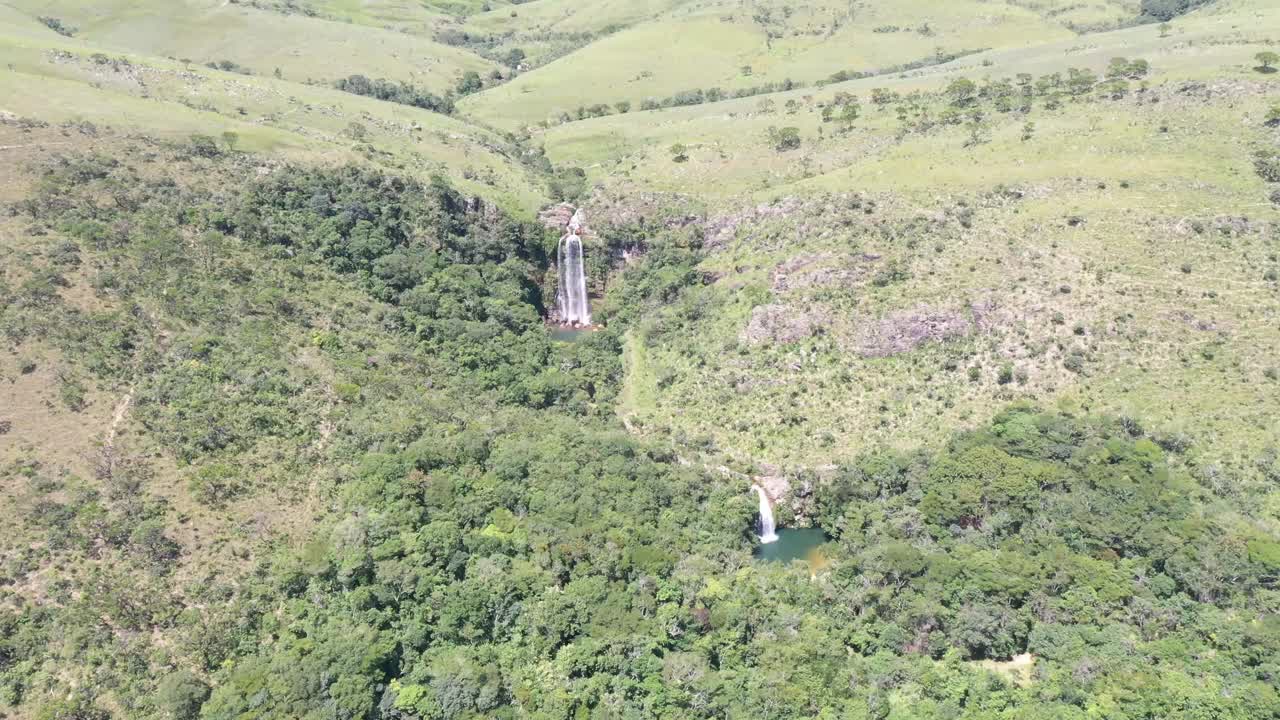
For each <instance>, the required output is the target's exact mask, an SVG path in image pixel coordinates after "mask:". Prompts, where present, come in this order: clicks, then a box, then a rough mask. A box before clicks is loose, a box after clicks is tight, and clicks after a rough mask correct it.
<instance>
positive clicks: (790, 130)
mask: <svg viewBox="0 0 1280 720" xmlns="http://www.w3.org/2000/svg"><path fill="white" fill-rule="evenodd" d="M769 144H770V145H772V146H773V149H774V150H777V151H778V152H787V151H790V150H795V149H797V148H799V147H800V128H798V127H784V128H778V127H773V126H770V128H769Z"/></svg>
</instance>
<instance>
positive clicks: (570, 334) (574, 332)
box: [549, 325, 595, 343]
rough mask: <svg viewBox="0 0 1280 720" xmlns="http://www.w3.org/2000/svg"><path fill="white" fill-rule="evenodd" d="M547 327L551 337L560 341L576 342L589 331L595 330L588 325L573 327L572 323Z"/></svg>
mask: <svg viewBox="0 0 1280 720" xmlns="http://www.w3.org/2000/svg"><path fill="white" fill-rule="evenodd" d="M549 327H550V332H551V339H552V340H555V341H556V342H562V343H576V342H578V341H579V340H581V339H583V338H584V337H586V336H587V335H588V334H589V333H592V332H595V330H593V329H592V328H589V327H573V326H572V325H551V326H549Z"/></svg>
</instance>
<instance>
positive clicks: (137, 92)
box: [0, 27, 545, 210]
mask: <svg viewBox="0 0 1280 720" xmlns="http://www.w3.org/2000/svg"><path fill="white" fill-rule="evenodd" d="M0 60H2V61H3V62H5V63H6V65H7V66H8V67H10V68H11V71H10V72H7V73H6V74H5V75H4V77H3V78H0V85H2V86H3V87H4V88H5V91H6V92H5V100H4V101H3V104H2V105H0V110H3V111H5V112H7V113H10V114H12V115H16V116H22V117H31V118H37V119H41V120H45V121H51V122H62V121H67V120H74V121H88V122H90V123H93V124H96V125H101V126H104V127H108V126H109V127H114V128H116V129H118V130H130V129H135V130H142V131H146V132H150V133H155V134H158V135H160V136H164V137H170V138H185V137H186V136H189V135H191V134H193V133H200V134H206V135H211V136H214V137H217V138H221V136H222V134H223V133H228V132H229V133H234V134H235V136H236V137H237V142H238V143H243V146H244V148H245V149H251V150H254V149H256V150H262V149H273V150H280V151H282V152H285V153H286V154H289V155H290V156H294V157H312V158H322V157H329V158H335V157H336V158H352V157H364V158H366V159H367V160H368V161H370V162H374V163H377V164H381V165H384V166H389V167H395V168H399V169H403V170H406V171H408V172H414V173H418V174H420V176H422V177H426V176H428V175H430V174H432V173H444V174H446V175H449V176H452V177H453V178H455V179H456V180H457V182H459V184H461V185H462V186H464V187H467V188H469V189H474V190H476V191H478V192H480V193H481V194H484V195H487V196H488V197H490V198H492V199H494V200H496V201H498V202H501V203H503V204H504V205H507V206H509V207H520V208H523V209H525V210H532V209H533V208H535V207H537V206H538V205H540V204H541V203H542V202H544V199H543V198H544V197H545V196H544V195H543V193H544V190H543V186H542V182H541V181H540V180H539V179H537V178H536V177H534V176H533V174H532V173H531V172H530V171H529V170H527V169H526V168H525V166H524V165H523V164H522V162H521V160H520V158H519V155H518V151H517V150H515V149H514V148H512V147H511V146H510V144H509V143H508V141H507V140H505V139H503V138H502V137H499V136H498V135H496V134H494V133H493V132H491V131H489V130H486V129H483V128H478V127H475V126H473V125H468V124H466V123H463V122H461V121H459V120H457V119H454V118H451V117H448V116H445V115H441V114H439V113H433V112H428V111H426V110H422V109H419V108H416V107H410V106H406V105H399V104H395V103H391V102H383V101H379V100H376V99H373V98H368V97H362V96H357V95H352V94H350V93H345V92H341V91H339V90H336V89H332V88H330V87H323V86H311V85H303V84H298V83H295V82H291V81H290V80H289V79H287V78H286V79H277V78H274V77H270V76H266V77H262V76H257V75H253V76H247V75H241V74H239V73H235V72H224V71H218V70H212V69H209V68H205V67H201V66H199V65H197V64H187V63H183V62H181V61H174V60H168V59H161V58H157V57H153V56H145V55H137V54H127V55H119V54H115V53H107V52H104V51H103V50H102V49H100V48H98V47H97V46H93V45H85V44H82V43H80V42H79V41H77V40H76V39H67V38H62V37H60V36H58V35H55V34H53V33H52V32H48V33H40V32H37V31H34V30H32V31H25V30H23V29H21V27H20V28H19V29H17V30H15V31H13V34H0Z"/></svg>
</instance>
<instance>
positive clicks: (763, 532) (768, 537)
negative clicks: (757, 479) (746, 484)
mask: <svg viewBox="0 0 1280 720" xmlns="http://www.w3.org/2000/svg"><path fill="white" fill-rule="evenodd" d="M751 489H752V490H755V491H756V495H759V496H760V542H762V543H766V544H768V543H771V542H777V541H778V533H777V532H776V529H777V528H776V526H775V525H774V523H773V506H772V505H770V504H769V496H768V495H766V494H765V492H764V490H763V489H762V488H761V487H760V486H759V485H752V486H751Z"/></svg>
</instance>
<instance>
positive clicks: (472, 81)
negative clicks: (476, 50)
mask: <svg viewBox="0 0 1280 720" xmlns="http://www.w3.org/2000/svg"><path fill="white" fill-rule="evenodd" d="M483 89H484V80H481V79H480V73H478V72H476V71H475V70H468V71H467V72H465V73H463V74H462V79H460V80H458V87H457V92H458V94H459V95H470V94H471V93H475V92H480V91H481V90H483Z"/></svg>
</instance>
